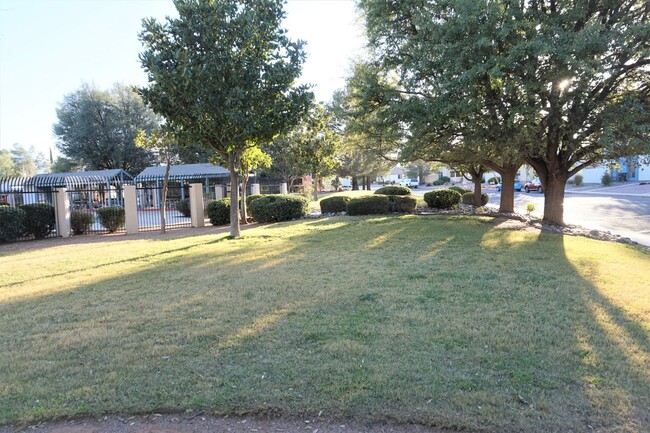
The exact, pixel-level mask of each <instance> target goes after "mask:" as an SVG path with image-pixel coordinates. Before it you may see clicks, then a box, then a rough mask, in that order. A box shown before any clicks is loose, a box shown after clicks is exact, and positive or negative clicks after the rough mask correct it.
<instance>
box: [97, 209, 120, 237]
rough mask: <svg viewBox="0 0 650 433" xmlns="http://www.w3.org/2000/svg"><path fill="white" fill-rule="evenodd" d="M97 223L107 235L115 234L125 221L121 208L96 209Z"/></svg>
mask: <svg viewBox="0 0 650 433" xmlns="http://www.w3.org/2000/svg"><path fill="white" fill-rule="evenodd" d="M97 216H98V217H99V222H100V224H101V225H103V226H104V227H105V228H106V230H108V232H109V233H115V232H116V231H118V230H119V229H121V228H122V227H124V222H125V221H126V215H125V213H124V208H123V207H122V206H106V207H100V208H99V209H97Z"/></svg>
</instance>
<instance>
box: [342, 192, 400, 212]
mask: <svg viewBox="0 0 650 433" xmlns="http://www.w3.org/2000/svg"><path fill="white" fill-rule="evenodd" d="M389 209H390V200H389V198H388V196H385V195H369V196H367V197H357V198H352V199H350V201H348V207H347V213H348V215H382V214H387V213H389V212H390V210H389Z"/></svg>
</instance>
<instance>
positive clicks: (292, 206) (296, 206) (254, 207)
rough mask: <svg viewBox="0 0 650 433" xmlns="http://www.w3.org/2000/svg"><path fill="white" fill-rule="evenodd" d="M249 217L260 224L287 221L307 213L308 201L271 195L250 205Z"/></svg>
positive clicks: (298, 197) (293, 196)
mask: <svg viewBox="0 0 650 433" xmlns="http://www.w3.org/2000/svg"><path fill="white" fill-rule="evenodd" d="M250 211H251V215H252V216H253V219H254V220H255V221H257V222H260V223H265V222H273V221H289V220H292V219H297V218H302V217H303V216H305V215H307V213H308V212H309V200H308V199H306V198H305V197H302V196H299V195H286V194H272V195H268V196H266V197H262V198H259V199H257V200H254V201H253V202H252V203H251V208H250Z"/></svg>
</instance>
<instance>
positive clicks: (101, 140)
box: [53, 84, 160, 175]
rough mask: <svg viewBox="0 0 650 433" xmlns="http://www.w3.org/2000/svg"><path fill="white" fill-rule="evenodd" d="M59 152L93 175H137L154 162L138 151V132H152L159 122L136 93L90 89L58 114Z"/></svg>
mask: <svg viewBox="0 0 650 433" xmlns="http://www.w3.org/2000/svg"><path fill="white" fill-rule="evenodd" d="M56 114H57V117H58V122H57V123H56V124H55V125H54V128H53V129H54V134H55V135H56V136H57V139H58V141H57V147H58V148H59V150H60V151H61V152H62V153H63V154H64V155H65V156H66V157H68V158H69V159H70V161H71V165H77V166H82V167H85V168H87V169H92V170H105V169H116V168H121V169H123V170H126V171H128V172H131V173H132V174H134V175H135V174H138V173H140V172H141V171H142V170H144V169H145V168H146V167H148V166H150V165H151V164H152V163H153V162H154V161H155V158H154V155H153V154H152V152H150V151H149V150H147V149H144V148H141V147H138V146H136V144H135V138H136V136H137V135H138V131H140V130H143V131H146V132H151V131H153V130H154V129H155V128H156V126H157V125H158V124H159V123H160V119H159V118H158V116H156V115H155V114H154V113H153V112H152V111H151V110H150V109H148V108H147V107H146V106H145V104H144V103H143V101H142V98H141V97H140V96H139V95H138V94H137V93H135V92H134V91H133V89H132V88H131V87H128V86H124V85H122V84H115V85H114V87H113V88H111V89H110V90H100V89H98V88H96V87H94V86H91V85H89V84H84V85H83V86H81V88H80V89H78V90H76V91H74V92H72V93H70V94H68V95H66V96H65V97H64V99H63V102H62V103H61V104H60V105H59V107H58V108H57V110H56Z"/></svg>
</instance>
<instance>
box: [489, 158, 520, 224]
mask: <svg viewBox="0 0 650 433" xmlns="http://www.w3.org/2000/svg"><path fill="white" fill-rule="evenodd" d="M486 165H487V166H488V167H489V168H491V169H492V170H494V171H496V172H497V173H499V175H500V176H501V202H500V203H499V212H501V213H514V212H515V177H516V176H517V170H519V167H521V164H503V165H499V164H496V163H493V162H488V163H486Z"/></svg>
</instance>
